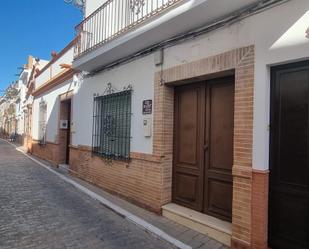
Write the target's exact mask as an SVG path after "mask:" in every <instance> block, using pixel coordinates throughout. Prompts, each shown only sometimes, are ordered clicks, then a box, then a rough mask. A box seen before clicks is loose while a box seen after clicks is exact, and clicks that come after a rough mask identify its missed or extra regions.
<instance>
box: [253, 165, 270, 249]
mask: <svg viewBox="0 0 309 249" xmlns="http://www.w3.org/2000/svg"><path fill="white" fill-rule="evenodd" d="M268 185H269V172H268V170H265V171H259V170H253V172H252V231H254V232H252V249H267V248H268V246H267V244H268V242H267V232H268V231H267V229H268Z"/></svg>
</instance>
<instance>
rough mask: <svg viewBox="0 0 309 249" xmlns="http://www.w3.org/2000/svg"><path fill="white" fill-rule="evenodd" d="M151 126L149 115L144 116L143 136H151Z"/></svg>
mask: <svg viewBox="0 0 309 249" xmlns="http://www.w3.org/2000/svg"><path fill="white" fill-rule="evenodd" d="M151 126H152V119H151V117H145V118H144V119H143V131H144V137H151Z"/></svg>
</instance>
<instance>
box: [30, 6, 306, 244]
mask: <svg viewBox="0 0 309 249" xmlns="http://www.w3.org/2000/svg"><path fill="white" fill-rule="evenodd" d="M308 28H309V2H308V1H306V0H291V1H284V0H269V1H255V0H250V1H241V0H234V1H228V0H208V1H206V0H182V1H181V0H173V1H167V0H160V1H152V0H149V1H126V3H124V1H119V0H114V1H103V0H101V1H100V0H96V1H86V6H85V19H84V20H83V22H82V23H81V24H79V25H78V26H77V30H76V31H77V33H78V35H77V37H76V40H75V41H74V44H73V43H71V44H70V45H69V46H68V47H67V48H65V49H64V52H60V53H59V54H60V56H56V57H55V59H53V60H52V62H51V63H50V64H49V65H48V66H47V67H46V68H44V69H43V70H41V72H40V73H39V75H38V76H37V77H36V80H35V82H36V83H35V84H36V88H35V90H34V93H33V95H34V103H33V113H35V114H34V116H33V123H32V124H33V125H32V137H33V148H32V152H33V153H34V154H36V155H39V156H41V157H43V158H46V159H48V160H50V161H52V162H53V163H55V164H59V163H68V164H69V167H70V170H71V172H73V173H74V174H76V175H78V176H79V177H81V178H83V179H85V180H87V181H89V182H92V183H94V184H96V185H98V186H100V187H102V188H104V189H106V190H108V191H110V192H112V193H116V194H117V195H120V196H122V197H124V198H126V199H128V200H130V201H132V202H133V203H136V204H138V205H140V206H142V207H145V208H147V209H150V210H152V211H155V212H158V213H163V215H165V216H167V217H169V218H171V219H174V220H176V221H178V222H180V223H183V224H185V225H188V226H190V227H192V228H193V229H197V230H198V231H200V232H202V233H206V234H208V235H210V236H212V237H214V238H215V239H217V240H219V241H220V242H222V243H224V244H226V245H229V246H231V247H232V248H259V249H262V248H265V249H266V248H268V246H270V247H272V248H279V249H288V248H289V249H290V248H295V249H300V248H307V247H308V246H309V240H308V236H307V235H308V232H309V230H308V226H307V218H306V217H307V216H306V210H308V208H309V185H308V178H307V177H309V170H308V168H309V167H308V163H309V162H308V151H309V150H308V146H309V144H308V142H307V139H306V138H307V134H309V133H308V129H309V126H308V125H309V124H308V121H307V120H308V119H307V117H308V110H309V109H308V104H309V103H308V99H309V98H307V93H308V92H309V61H308V57H309V39H308V32H309V31H308ZM73 47H74V48H73ZM73 50H74V51H73ZM73 52H74V55H73ZM71 63H72V68H71V67H70V65H71ZM60 65H62V66H60ZM292 233H293V236H289V235H290V234H292Z"/></svg>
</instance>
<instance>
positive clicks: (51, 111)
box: [32, 80, 76, 143]
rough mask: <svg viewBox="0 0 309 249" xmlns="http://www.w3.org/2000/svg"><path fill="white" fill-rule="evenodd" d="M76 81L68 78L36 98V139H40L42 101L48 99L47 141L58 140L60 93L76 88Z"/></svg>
mask: <svg viewBox="0 0 309 249" xmlns="http://www.w3.org/2000/svg"><path fill="white" fill-rule="evenodd" d="M75 83H76V81H74V80H68V81H66V82H64V83H62V84H61V85H58V86H56V87H55V88H53V89H51V90H50V91H48V92H46V93H44V94H42V95H41V96H38V97H36V98H34V101H33V106H32V113H33V117H32V138H33V139H35V140H38V139H39V113H40V112H39V110H40V102H41V101H42V100H43V101H46V103H47V118H46V120H47V122H46V124H47V126H46V141H47V142H53V143H55V142H57V140H56V138H57V135H58V123H59V111H60V100H59V95H61V94H63V93H66V92H68V91H70V90H74V89H75V85H76V84H75Z"/></svg>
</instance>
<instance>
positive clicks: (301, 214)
mask: <svg viewBox="0 0 309 249" xmlns="http://www.w3.org/2000/svg"><path fill="white" fill-rule="evenodd" d="M308 107H309V63H308V62H304V63H296V64H290V65H287V66H281V67H275V68H273V69H272V89H271V143H270V192H269V244H270V246H271V247H272V248H274V249H305V248H306V249H308V248H309V164H308V163H309V161H308V155H309V140H308V139H309V136H308V135H309V120H308V119H309V113H308V112H309V108H308Z"/></svg>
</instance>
